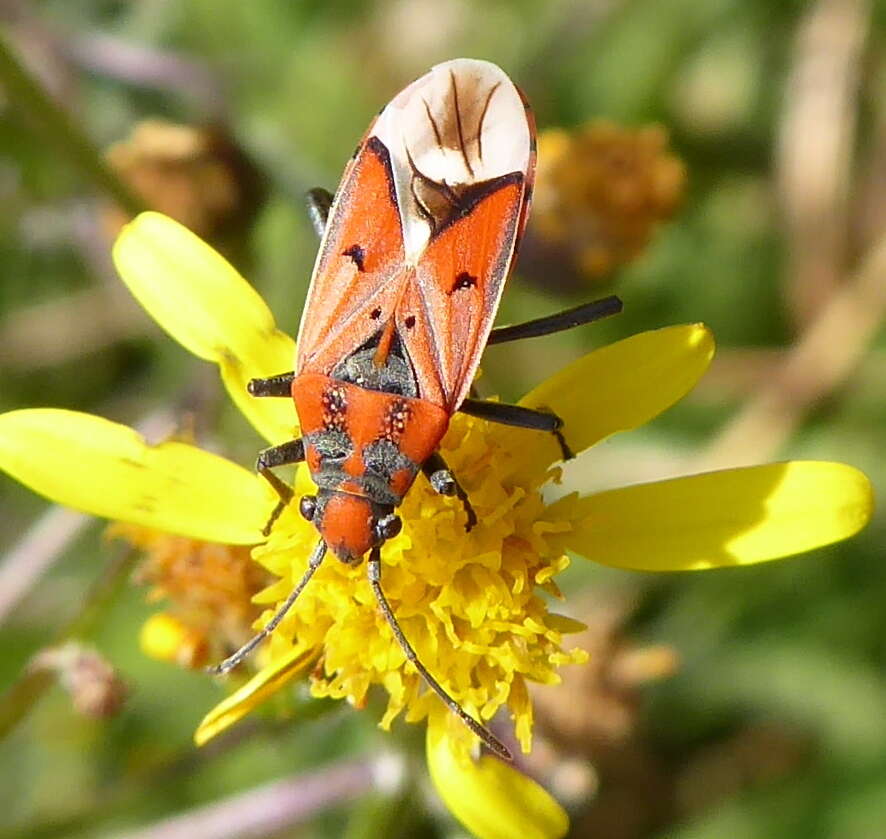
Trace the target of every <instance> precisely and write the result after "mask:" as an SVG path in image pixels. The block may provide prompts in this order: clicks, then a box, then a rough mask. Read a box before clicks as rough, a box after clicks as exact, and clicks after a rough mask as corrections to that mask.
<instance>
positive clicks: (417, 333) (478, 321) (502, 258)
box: [396, 172, 525, 412]
mask: <svg viewBox="0 0 886 839" xmlns="http://www.w3.org/2000/svg"><path fill="white" fill-rule="evenodd" d="M524 181H525V178H524V176H523V174H522V173H520V172H513V173H511V174H509V175H503V176H501V177H499V178H496V179H495V180H493V181H489V182H487V183H485V184H478V185H477V187H476V193H475V195H474V197H473V199H472V200H471V201H470V204H469V205H468V206H467V211H466V212H465V213H464V214H462V215H460V216H458V217H456V218H455V219H454V220H453V221H451V222H449V223H447V224H446V226H445V227H443V228H442V229H440V230H439V231H437V233H436V234H435V235H434V236H433V237H432V238H431V241H430V242H429V244H428V246H427V248H426V249H425V251H424V253H423V254H422V256H421V258H420V259H419V261H418V265H417V266H416V269H415V274H414V275H412V276H411V277H410V282H409V283H408V284H407V287H406V288H405V290H404V293H403V297H402V299H401V301H400V303H399V304H398V305H397V309H396V326H397V331H398V332H399V334H400V336H401V339H402V340H403V342H404V344H405V346H406V350H407V352H408V354H409V357H410V359H411V361H412V365H413V367H414V369H415V373H416V377H417V379H418V383H419V395H420V396H421V397H422V398H423V399H428V400H430V401H432V402H435V403H436V404H438V405H440V406H442V407H443V408H445V409H447V410H448V411H450V412H454V411H455V410H457V408H458V406H459V405H460V404H461V402H462V400H463V399H464V397H465V396H466V395H467V392H468V390H469V388H470V386H471V381H472V380H473V377H474V373H475V371H476V369H477V365H478V364H479V363H480V356H481V355H482V354H483V349H484V347H485V345H486V339H487V338H488V337H489V331H490V330H491V329H492V322H493V320H494V318H495V311H496V309H497V308H498V301H499V298H500V297H501V293H502V290H503V288H504V282H505V280H506V279H507V276H508V271H509V269H510V264H511V258H512V256H513V253H514V248H515V244H516V239H517V233H518V230H517V226H518V222H519V221H520V220H521V215H522V208H523V203H524V201H523V198H524Z"/></svg>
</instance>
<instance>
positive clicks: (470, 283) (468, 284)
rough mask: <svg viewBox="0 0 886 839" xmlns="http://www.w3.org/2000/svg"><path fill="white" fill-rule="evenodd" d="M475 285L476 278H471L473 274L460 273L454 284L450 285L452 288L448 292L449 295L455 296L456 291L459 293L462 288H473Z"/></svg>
mask: <svg viewBox="0 0 886 839" xmlns="http://www.w3.org/2000/svg"><path fill="white" fill-rule="evenodd" d="M476 285H477V278H476V277H475V276H473V274H469V273H468V272H467V271H462V272H461V273H460V274H459V275H458V276H457V277H456V278H455V282H454V283H453V284H452V288H451V289H450V290H449V293H450V294H455V292H456V291H460V290H461V289H463V288H474V286H476Z"/></svg>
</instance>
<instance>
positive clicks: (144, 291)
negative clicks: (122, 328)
mask: <svg viewBox="0 0 886 839" xmlns="http://www.w3.org/2000/svg"><path fill="white" fill-rule="evenodd" d="M113 256H114V264H115V265H116V266H117V270H118V271H119V272H120V276H121V278H122V279H123V282H124V283H126V285H127V286H128V287H129V290H130V291H131V292H132V293H133V295H134V296H135V298H136V299H137V300H138V301H139V303H141V304H142V306H143V307H144V308H145V310H146V311H147V312H148V314H150V315H151V317H153V318H154V320H156V321H157V323H159V324H160V326H162V327H163V329H165V330H166V331H167V332H168V333H169V334H170V335H171V336H172V337H173V338H175V340H176V341H178V342H179V343H180V344H181V345H182V346H183V347H185V348H186V349H188V350H190V351H191V352H192V353H194V355H196V356H198V357H200V358H202V359H205V360H206V361H214V362H215V363H216V364H218V365H219V366H220V367H221V371H222V379H223V380H224V383H225V386H226V387H227V388H228V391H229V393H230V394H231V398H232V399H233V400H234V402H235V403H236V404H237V407H238V408H240V410H241V411H242V412H243V413H244V415H245V416H246V418H247V419H248V420H249V421H250V422H251V423H252V424H253V426H254V427H255V428H256V430H257V431H258V432H259V433H260V434H262V435H263V436H264V437H265V438H266V439H267V440H270V441H271V442H272V443H279V442H281V441H282V440H286V439H288V438H290V437H292V428H293V425H294V423H295V419H294V409H293V407H292V404H291V403H287V400H285V399H273V398H263V399H257V398H255V397H252V396H249V394H248V393H247V392H246V382H248V381H249V379H251V378H253V377H262V376H273V375H276V374H278V373H285V372H286V371H287V370H291V369H292V365H293V361H294V359H295V343H294V342H293V340H292V339H291V338H290V337H289V336H288V335H286V334H284V333H283V332H281V331H280V330H278V329H277V326H276V324H275V323H274V317H273V315H272V314H271V312H270V310H269V309H268V307H267V306H266V305H265V302H264V300H262V298H261V296H260V295H259V294H258V292H257V291H256V290H255V289H254V288H253V287H252V286H251V285H249V283H247V282H246V280H244V279H243V278H242V277H241V276H240V275H239V274H238V273H237V271H236V270H235V269H234V268H233V266H231V264H230V263H229V262H227V260H225V259H224V258H223V257H222V256H221V255H220V254H218V253H216V252H215V251H214V250H213V249H212V248H211V247H209V245H207V244H206V243H204V242H203V241H202V240H201V239H200V238H199V237H197V236H195V235H194V234H193V233H191V232H190V231H189V230H188V229H187V228H185V227H183V226H182V225H180V224H179V223H178V222H177V221H173V220H172V219H171V218H168V217H167V216H164V215H162V214H160V213H155V212H149V213H142V214H141V215H139V216H138V217H137V218H136V219H135V220H134V221H132V222H131V223H130V224H127V225H126V226H125V227H124V228H123V231H122V232H121V233H120V236H119V237H118V238H117V241H116V243H115V244H114V250H113Z"/></svg>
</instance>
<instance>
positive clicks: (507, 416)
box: [458, 399, 575, 460]
mask: <svg viewBox="0 0 886 839" xmlns="http://www.w3.org/2000/svg"><path fill="white" fill-rule="evenodd" d="M458 410H459V411H462V412H464V413H466V414H470V415H471V416H472V417H479V418H480V419H485V420H489V421H490V422H500V423H501V424H502V425H513V426H515V427H517V428H531V429H534V430H536V431H547V432H549V433H550V434H553V435H554V437H556V438H557V442H558V443H559V444H560V451H561V452H562V454H563V460H571V459H572V458H573V457H575V455H574V454H573V453H572V449H570V448H569V445H568V443H567V442H566V438H565V437H564V436H563V433H562V431H561V430H560V429H561V428H563V420H562V419H561V418H560V417H558V416H557V415H556V414H555V413H553V412H551V411H538V410H535V409H534V408H524V407H523V406H522V405H508V404H506V403H504V402H484V401H483V400H482V399H465V401H464V402H462V403H461V407H460V408H459V409H458Z"/></svg>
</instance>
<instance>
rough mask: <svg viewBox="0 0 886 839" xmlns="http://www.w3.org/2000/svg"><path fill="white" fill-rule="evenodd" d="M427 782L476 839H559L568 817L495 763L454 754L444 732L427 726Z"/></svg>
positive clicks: (519, 777)
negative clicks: (428, 775) (428, 778)
mask: <svg viewBox="0 0 886 839" xmlns="http://www.w3.org/2000/svg"><path fill="white" fill-rule="evenodd" d="M426 745H427V759H428V769H429V770H430V773H431V780H433V782H434V786H435V787H436V788H437V792H438V793H439V794H440V797H441V798H442V799H443V801H444V803H445V804H446V806H447V807H448V808H449V810H450V812H451V813H452V814H453V815H454V816H455V817H456V818H457V819H458V820H459V821H460V822H461V823H462V824H463V825H464V826H465V827H466V828H467V829H468V830H470V831H471V833H473V834H474V835H475V836H477V837H478V838H479V839H514V837H520V839H559V837H561V836H565V835H566V832H567V831H568V830H569V817H568V816H567V815H566V811H565V810H564V809H563V808H562V807H561V806H560V805H559V804H558V803H557V802H556V801H555V800H554V799H553V797H551V795H550V794H549V793H547V792H546V791H545V790H544V789H543V788H542V787H541V786H539V785H538V784H537V783H536V782H535V781H533V780H532V779H531V778H529V777H527V776H526V775H524V774H522V773H521V772H518V771H517V770H516V769H514V768H513V767H512V766H510V765H508V764H507V763H503V762H502V761H500V760H498V759H497V758H494V757H488V756H486V757H481V758H480V760H478V761H473V760H471V759H470V758H464V757H463V756H462V755H460V754H458V752H457V751H455V750H453V749H452V747H451V744H450V741H449V739H448V738H447V737H446V734H445V727H444V726H437V725H428V733H427V740H426Z"/></svg>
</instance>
